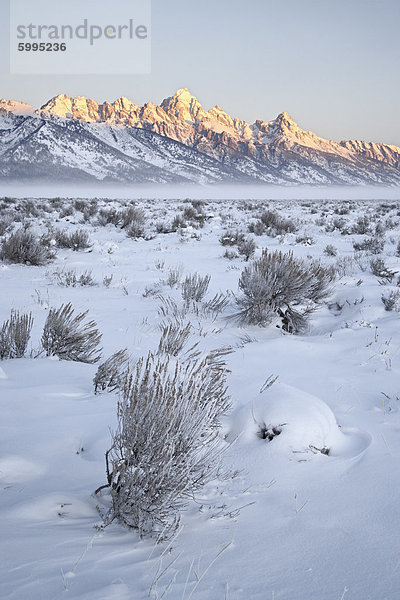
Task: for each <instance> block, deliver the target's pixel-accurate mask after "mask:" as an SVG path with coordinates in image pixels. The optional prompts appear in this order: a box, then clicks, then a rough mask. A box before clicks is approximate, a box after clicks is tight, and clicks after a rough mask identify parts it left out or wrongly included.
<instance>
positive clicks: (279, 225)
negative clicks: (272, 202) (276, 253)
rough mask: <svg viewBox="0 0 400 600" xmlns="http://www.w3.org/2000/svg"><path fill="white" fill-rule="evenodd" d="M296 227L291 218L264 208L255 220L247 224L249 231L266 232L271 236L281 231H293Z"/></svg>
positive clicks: (259, 233) (258, 233)
mask: <svg viewBox="0 0 400 600" xmlns="http://www.w3.org/2000/svg"><path fill="white" fill-rule="evenodd" d="M296 229H297V227H296V224H295V223H294V222H293V221H292V220H291V219H286V218H285V217H281V216H280V214H279V213H277V212H276V211H272V210H265V211H264V212H262V213H261V215H260V217H259V220H258V221H257V222H255V223H251V224H250V225H249V231H251V232H252V233H255V234H256V235H262V234H263V233H267V234H268V235H269V236H273V237H275V236H277V235H282V234H283V233H294V232H295V231H296Z"/></svg>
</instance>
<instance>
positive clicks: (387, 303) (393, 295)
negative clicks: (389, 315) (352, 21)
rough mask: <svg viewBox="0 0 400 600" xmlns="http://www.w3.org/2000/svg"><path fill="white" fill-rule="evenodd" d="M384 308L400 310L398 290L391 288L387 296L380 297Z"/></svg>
mask: <svg viewBox="0 0 400 600" xmlns="http://www.w3.org/2000/svg"><path fill="white" fill-rule="evenodd" d="M381 300H382V303H383V306H384V307H385V310H388V311H390V310H395V311H396V312H400V290H392V291H391V292H389V294H388V295H387V296H385V295H382V297H381Z"/></svg>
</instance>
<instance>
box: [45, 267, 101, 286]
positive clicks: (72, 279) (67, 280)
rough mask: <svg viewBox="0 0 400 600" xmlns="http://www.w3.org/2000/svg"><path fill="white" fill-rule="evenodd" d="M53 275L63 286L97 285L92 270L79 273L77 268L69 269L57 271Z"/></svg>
mask: <svg viewBox="0 0 400 600" xmlns="http://www.w3.org/2000/svg"><path fill="white" fill-rule="evenodd" d="M53 275H54V277H55V278H56V280H57V283H58V285H61V286H63V287H93V286H96V285H97V283H96V281H95V280H94V279H93V274H92V271H84V272H83V273H81V274H80V275H78V274H77V272H76V271H75V269H67V270H61V271H60V270H59V271H55V272H54V273H53Z"/></svg>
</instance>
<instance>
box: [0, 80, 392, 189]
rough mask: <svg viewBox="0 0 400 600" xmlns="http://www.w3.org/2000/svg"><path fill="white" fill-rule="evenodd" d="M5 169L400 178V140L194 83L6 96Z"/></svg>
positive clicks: (147, 177)
mask: <svg viewBox="0 0 400 600" xmlns="http://www.w3.org/2000/svg"><path fill="white" fill-rule="evenodd" d="M0 177H1V178H2V179H4V178H6V179H45V180H54V179H57V180H68V179H69V180H74V179H78V180H82V179H83V180H89V181H90V180H91V179H92V180H93V179H95V180H105V181H121V182H135V183H145V182H152V183H155V182H188V181H193V182H198V183H210V182H233V181H241V182H256V181H259V182H266V183H278V184H290V183H307V184H313V183H314V184H340V183H344V184H386V185H388V184H389V185H400V147H398V146H394V145H386V144H380V143H371V142H362V141H358V140H349V141H341V142H335V141H331V140H326V139H324V138H321V137H319V136H317V135H316V134H315V133H313V132H312V131H305V130H303V129H301V128H300V127H299V126H298V125H297V124H296V123H295V121H294V120H293V119H292V118H291V117H290V116H289V115H288V114H287V113H285V112H283V113H281V114H279V115H278V116H277V118H276V119H274V120H272V121H261V120H257V121H255V122H254V123H252V124H250V123H247V122H246V121H243V120H240V119H238V118H232V117H231V116H229V115H228V114H227V113H226V112H224V111H223V110H222V109H221V108H220V107H219V106H218V105H216V106H214V108H211V109H210V110H205V109H204V108H203V106H202V105H201V104H200V102H199V101H198V100H197V98H195V97H194V96H192V95H191V93H190V92H189V90H187V89H186V88H184V89H180V90H178V91H177V92H176V93H175V94H174V95H173V96H171V97H169V98H166V99H165V100H163V101H162V102H161V104H160V105H159V106H157V105H155V104H153V103H151V102H148V103H146V104H144V106H138V105H136V104H134V103H133V102H131V101H130V100H128V99H127V98H123V97H122V98H118V99H117V100H115V102H113V103H112V104H110V103H109V102H104V103H103V104H98V103H97V102H95V101H94V100H91V99H90V98H85V97H77V98H70V97H69V96H66V95H65V94H61V95H58V96H56V97H54V98H52V99H51V100H50V101H49V102H47V103H46V104H44V105H43V106H42V107H41V108H40V109H37V110H35V109H34V108H33V107H31V106H30V105H28V104H25V103H22V102H15V101H13V100H4V99H2V100H0Z"/></svg>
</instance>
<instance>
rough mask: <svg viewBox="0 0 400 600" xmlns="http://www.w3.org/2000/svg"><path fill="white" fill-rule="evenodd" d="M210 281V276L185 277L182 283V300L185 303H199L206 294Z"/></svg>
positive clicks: (195, 274) (194, 274)
mask: <svg viewBox="0 0 400 600" xmlns="http://www.w3.org/2000/svg"><path fill="white" fill-rule="evenodd" d="M210 280H211V275H204V277H202V276H201V275H199V274H198V273H193V275H187V276H186V277H185V279H184V280H183V282H182V298H183V299H184V300H185V302H191V301H195V302H200V301H201V300H202V299H203V298H204V296H205V295H206V293H207V290H208V286H209V284H210Z"/></svg>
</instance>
